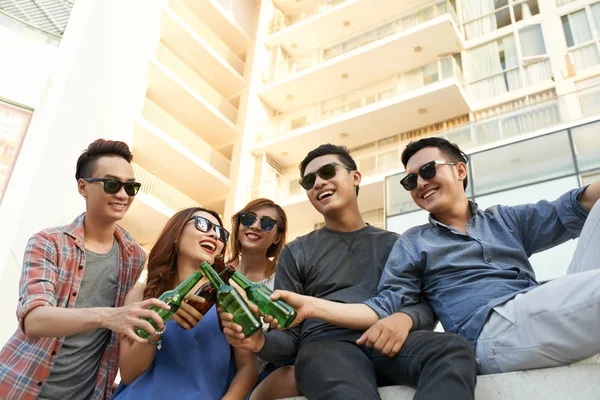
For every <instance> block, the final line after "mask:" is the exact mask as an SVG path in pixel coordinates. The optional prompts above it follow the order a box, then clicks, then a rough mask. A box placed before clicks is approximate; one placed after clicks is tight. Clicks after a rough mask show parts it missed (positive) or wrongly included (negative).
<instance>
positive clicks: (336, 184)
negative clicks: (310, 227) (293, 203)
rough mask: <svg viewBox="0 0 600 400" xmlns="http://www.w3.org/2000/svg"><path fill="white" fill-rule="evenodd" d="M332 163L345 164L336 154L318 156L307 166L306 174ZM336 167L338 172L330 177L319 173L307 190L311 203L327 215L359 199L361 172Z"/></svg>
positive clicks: (336, 212) (335, 212)
mask: <svg viewBox="0 0 600 400" xmlns="http://www.w3.org/2000/svg"><path fill="white" fill-rule="evenodd" d="M330 163H336V164H340V165H344V164H343V163H342V161H341V160H340V158H339V157H338V156H337V155H335V154H328V155H325V156H321V157H317V158H315V159H314V160H312V161H311V162H310V163H309V164H308V165H307V166H306V169H305V171H304V176H306V175H307V174H310V173H312V172H316V171H317V170H318V169H319V168H321V167H322V166H324V165H326V164H330ZM335 169H336V174H335V176H334V177H332V178H330V179H327V180H324V179H322V178H321V177H320V176H318V175H317V177H316V180H315V185H314V186H313V187H312V188H311V189H310V190H307V191H306V195H307V196H308V199H309V200H310V203H311V204H312V205H313V207H314V208H315V209H316V210H317V211H318V212H319V213H320V214H322V215H323V216H325V217H327V216H332V215H335V214H338V213H340V212H341V211H343V210H344V209H346V207H348V206H349V205H352V203H355V202H356V201H357V198H356V187H357V186H358V185H360V180H361V175H360V172H358V171H348V170H347V169H346V168H344V167H341V166H336V167H335Z"/></svg>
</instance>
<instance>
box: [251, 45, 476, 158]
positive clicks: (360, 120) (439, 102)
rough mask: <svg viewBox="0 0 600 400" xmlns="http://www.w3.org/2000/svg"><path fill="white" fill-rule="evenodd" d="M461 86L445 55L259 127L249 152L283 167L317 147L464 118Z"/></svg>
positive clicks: (456, 69)
mask: <svg viewBox="0 0 600 400" xmlns="http://www.w3.org/2000/svg"><path fill="white" fill-rule="evenodd" d="M463 85H464V78H463V76H462V71H461V69H460V67H459V66H458V65H457V63H456V61H455V59H454V57H452V56H447V57H444V58H441V59H439V60H437V61H434V62H433V63H430V64H427V65H425V66H423V67H420V68H417V69H415V70H412V71H409V72H405V73H403V74H400V75H397V76H393V77H392V78H389V79H386V80H384V81H381V82H378V83H376V84H373V85H369V86H367V87H365V88H363V89H360V90H358V91H354V92H350V93H347V94H345V95H343V96H339V97H336V98H333V99H329V100H327V101H325V102H323V103H320V104H317V105H313V106H311V107H307V108H305V109H301V110H299V111H295V112H293V113H287V114H282V115H279V116H277V117H275V118H274V121H269V122H267V123H265V124H262V125H260V126H259V127H258V132H257V144H256V145H255V146H254V148H253V152H254V153H255V154H263V153H268V154H269V155H270V156H271V157H272V158H273V159H274V160H275V161H276V162H277V163H279V164H280V165H283V166H287V165H295V164H297V163H298V162H300V161H301V160H302V158H303V157H304V155H305V154H306V153H307V152H308V151H310V150H311V149H312V148H314V147H315V145H317V144H320V143H327V142H330V143H338V144H343V145H345V146H347V147H349V148H352V147H357V146H359V145H362V144H364V132H370V133H372V134H371V136H370V139H371V140H377V139H383V138H386V137H389V136H391V135H393V134H395V133H398V132H405V131H409V130H412V129H415V128H418V127H421V126H428V125H431V124H433V123H435V122H438V121H443V120H447V119H451V118H454V117H457V116H460V115H464V114H466V113H468V112H469V111H470V105H469V102H468V101H467V98H466V96H465V92H464V89H463ZM373 126H377V130H376V131H373V128H372V127H373ZM290 149H293V151H290Z"/></svg>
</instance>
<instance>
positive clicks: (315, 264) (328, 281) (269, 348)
mask: <svg viewBox="0 0 600 400" xmlns="http://www.w3.org/2000/svg"><path fill="white" fill-rule="evenodd" d="M396 239H398V234H396V233H393V232H388V231H384V230H382V229H379V228H375V227H372V226H366V227H364V228H362V229H360V230H358V231H354V232H338V231H334V230H331V229H328V228H326V227H324V228H321V229H319V230H316V231H314V232H311V233H309V234H308V235H305V236H301V237H299V238H297V239H296V240H294V241H292V242H291V243H289V244H288V245H286V246H285V247H284V249H283V251H282V253H281V256H280V258H279V261H278V263H277V273H276V274H275V288H276V289H283V290H288V291H292V292H296V293H300V294H304V295H308V296H313V297H317V298H321V299H325V300H331V301H336V302H340V303H362V302H365V301H367V300H368V299H370V298H372V297H375V296H376V295H377V285H378V283H379V280H380V278H381V275H382V273H383V268H384V266H385V264H386V261H387V259H388V256H389V254H390V251H391V250H392V247H393V245H394V242H395V241H396ZM402 312H405V313H406V314H408V315H410V316H411V318H412V319H413V321H414V327H413V330H416V329H432V328H433V326H434V323H435V318H434V314H433V311H432V310H431V307H430V306H429V304H428V303H419V304H417V305H412V306H408V307H406V308H405V309H403V310H402ZM352 333H355V334H356V338H357V339H358V337H359V336H360V335H361V332H358V331H353V330H350V329H346V328H340V327H338V326H334V325H331V324H329V323H327V322H323V321H321V320H317V319H308V320H306V321H304V322H303V323H301V324H300V325H298V326H296V327H294V328H292V329H288V330H285V331H270V332H268V333H267V334H266V340H265V345H264V347H263V348H262V350H261V351H260V352H259V353H258V355H259V356H260V357H261V358H263V359H265V360H267V361H270V362H275V363H281V362H286V361H289V360H291V359H293V358H294V357H295V356H296V354H297V352H298V349H299V347H301V346H302V345H303V344H305V343H309V342H311V341H313V340H318V339H322V338H325V337H330V336H333V335H343V334H352Z"/></svg>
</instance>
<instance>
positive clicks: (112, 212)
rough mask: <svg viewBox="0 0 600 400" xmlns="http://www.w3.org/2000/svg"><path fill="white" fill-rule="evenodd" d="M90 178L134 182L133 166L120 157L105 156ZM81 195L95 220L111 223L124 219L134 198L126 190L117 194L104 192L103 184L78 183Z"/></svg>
mask: <svg viewBox="0 0 600 400" xmlns="http://www.w3.org/2000/svg"><path fill="white" fill-rule="evenodd" d="M90 178H111V179H116V180H118V181H121V182H128V181H134V180H135V179H134V177H133V168H132V167H131V164H129V163H128V162H127V160H125V159H124V158H123V157H120V156H103V157H99V158H98V159H97V160H96V161H95V169H94V172H93V173H92V175H91V176H90ZM77 185H78V189H79V193H80V194H81V195H82V196H83V197H84V198H85V200H86V212H87V214H88V215H91V216H93V217H94V218H95V219H98V220H101V221H106V222H109V223H112V222H116V221H119V220H121V219H123V217H124V216H125V213H126V212H127V210H129V207H130V206H131V203H132V202H133V199H134V197H133V196H129V195H127V193H125V188H124V187H121V189H120V190H119V191H118V192H117V193H115V194H108V193H106V192H105V191H104V184H103V183H102V182H86V181H84V180H83V179H80V180H79V181H78V182H77Z"/></svg>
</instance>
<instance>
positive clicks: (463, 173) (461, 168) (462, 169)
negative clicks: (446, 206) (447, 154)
mask: <svg viewBox="0 0 600 400" xmlns="http://www.w3.org/2000/svg"><path fill="white" fill-rule="evenodd" d="M456 170H457V171H458V180H459V181H461V182H463V181H464V180H465V179H466V177H467V174H468V173H469V172H468V168H467V164H465V163H464V162H459V163H458V164H456Z"/></svg>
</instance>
